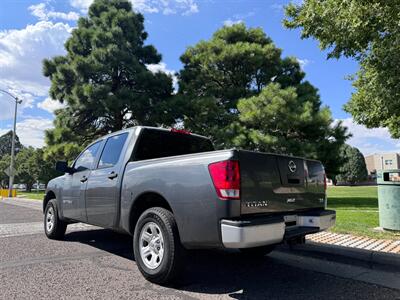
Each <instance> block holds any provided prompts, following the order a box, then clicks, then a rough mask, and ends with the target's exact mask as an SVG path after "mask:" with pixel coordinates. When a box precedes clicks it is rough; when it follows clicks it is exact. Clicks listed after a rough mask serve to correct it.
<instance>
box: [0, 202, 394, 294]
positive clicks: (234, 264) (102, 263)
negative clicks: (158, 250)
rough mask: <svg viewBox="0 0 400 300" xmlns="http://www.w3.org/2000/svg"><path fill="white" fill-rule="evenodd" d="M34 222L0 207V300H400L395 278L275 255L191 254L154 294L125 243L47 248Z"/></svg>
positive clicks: (95, 235)
mask: <svg viewBox="0 0 400 300" xmlns="http://www.w3.org/2000/svg"><path fill="white" fill-rule="evenodd" d="M41 222H42V214H41V211H40V203H38V204H31V203H29V201H28V202H22V204H21V203H19V204H18V206H17V205H12V204H8V203H4V201H3V202H2V201H0V299H41V298H50V297H51V298H55V299H83V298H85V299H128V298H129V299H200V298H203V299H204V298H206V299H209V298H233V299H400V274H399V273H394V272H392V273H388V272H387V271H381V270H371V269H369V268H367V267H365V266H360V265H352V264H349V263H348V262H346V263H344V262H336V261H332V260H331V259H330V260H326V259H324V258H323V257H319V258H315V257H306V256H302V255H299V254H296V253H288V252H281V251H274V252H273V253H271V254H270V255H269V256H266V257H265V258H263V259H261V260H258V261H250V260H245V259H243V258H241V257H240V256H239V255H238V254H237V253H220V252H213V251H195V252H193V253H191V256H190V259H188V260H187V263H186V270H185V272H184V275H183V276H182V278H181V280H180V282H179V283H178V284H177V285H176V286H174V287H172V288H171V287H170V288H166V287H161V286H158V285H154V284H151V283H149V282H147V281H146V280H144V279H143V277H142V276H141V274H140V272H139V271H138V269H137V267H136V264H135V261H134V258H133V255H132V245H131V238H130V237H129V236H124V235H120V234H115V233H113V232H111V231H108V230H103V229H99V228H96V227H90V226H82V225H74V226H72V227H71V228H70V229H68V231H67V234H66V237H65V240H64V241H52V240H49V239H47V238H46V237H45V235H44V233H43V228H42V227H43V226H42V224H41ZM399 272H400V270H399ZM397 283H399V284H397Z"/></svg>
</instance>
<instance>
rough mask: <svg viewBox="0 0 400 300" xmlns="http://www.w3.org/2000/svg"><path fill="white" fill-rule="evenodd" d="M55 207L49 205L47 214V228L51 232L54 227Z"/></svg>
mask: <svg viewBox="0 0 400 300" xmlns="http://www.w3.org/2000/svg"><path fill="white" fill-rule="evenodd" d="M54 218H55V217H54V208H53V207H52V206H50V207H49V209H48V210H47V214H46V228H47V232H51V231H52V230H53V227H54Z"/></svg>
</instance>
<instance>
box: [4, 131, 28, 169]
mask: <svg viewBox="0 0 400 300" xmlns="http://www.w3.org/2000/svg"><path fill="white" fill-rule="evenodd" d="M12 135H13V132H12V130H10V131H9V132H7V133H6V134H3V135H2V136H0V159H1V158H2V157H3V156H4V155H6V154H10V153H11V143H12ZM23 147H24V146H22V144H21V142H20V141H19V137H18V135H16V136H15V150H16V151H15V153H18V151H19V150H20V149H22V148H23ZM1 171H2V170H1Z"/></svg>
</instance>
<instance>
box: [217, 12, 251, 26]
mask: <svg viewBox="0 0 400 300" xmlns="http://www.w3.org/2000/svg"><path fill="white" fill-rule="evenodd" d="M255 14H256V13H255V12H254V11H249V12H247V13H241V14H236V15H234V16H233V17H232V18H229V19H227V20H225V21H224V22H223V24H224V26H232V25H235V24H240V23H244V20H246V19H249V18H251V17H253V16H254V15H255Z"/></svg>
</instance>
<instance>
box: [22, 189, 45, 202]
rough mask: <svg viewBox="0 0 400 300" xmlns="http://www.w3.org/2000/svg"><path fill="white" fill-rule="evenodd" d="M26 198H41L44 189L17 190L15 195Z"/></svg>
mask: <svg viewBox="0 0 400 300" xmlns="http://www.w3.org/2000/svg"><path fill="white" fill-rule="evenodd" d="M20 196H21V198H27V199H35V200H43V197H44V191H39V192H37V191H32V192H20V191H17V197H20Z"/></svg>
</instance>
